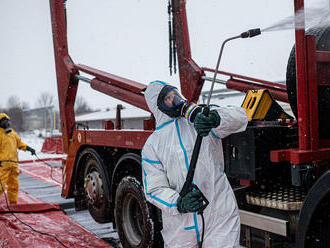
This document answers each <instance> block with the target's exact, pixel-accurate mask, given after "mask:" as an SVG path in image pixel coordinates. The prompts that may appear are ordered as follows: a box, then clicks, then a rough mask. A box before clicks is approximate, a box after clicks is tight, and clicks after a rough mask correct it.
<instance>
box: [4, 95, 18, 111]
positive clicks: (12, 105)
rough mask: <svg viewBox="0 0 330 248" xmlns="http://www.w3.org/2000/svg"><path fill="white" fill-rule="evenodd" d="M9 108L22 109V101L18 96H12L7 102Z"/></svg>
mask: <svg viewBox="0 0 330 248" xmlns="http://www.w3.org/2000/svg"><path fill="white" fill-rule="evenodd" d="M7 108H8V109H11V108H21V100H20V99H19V97H18V96H10V97H9V98H8V101H7Z"/></svg>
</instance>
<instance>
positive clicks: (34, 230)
mask: <svg viewBox="0 0 330 248" xmlns="http://www.w3.org/2000/svg"><path fill="white" fill-rule="evenodd" d="M0 186H1V189H2V192H3V194H4V196H5V200H6V205H7V209H8V211H9V213H10V214H12V215H13V216H14V217H15V218H16V219H17V220H18V221H19V222H20V223H21V224H23V225H25V226H27V227H28V228H30V229H31V230H32V231H33V232H36V233H39V234H41V235H46V236H49V237H51V238H54V239H55V240H56V241H57V242H58V243H59V244H60V245H62V246H63V247H65V248H69V247H68V246H66V245H65V244H64V243H63V242H62V241H61V240H59V239H58V238H57V237H56V236H55V235H52V234H49V233H45V232H40V231H38V230H36V229H34V228H33V227H32V226H30V225H29V224H26V223H25V222H23V221H22V220H21V219H20V218H18V217H17V216H16V215H15V213H14V212H13V211H12V210H10V207H9V203H8V199H7V195H6V192H5V190H4V188H3V186H2V182H1V180H0Z"/></svg>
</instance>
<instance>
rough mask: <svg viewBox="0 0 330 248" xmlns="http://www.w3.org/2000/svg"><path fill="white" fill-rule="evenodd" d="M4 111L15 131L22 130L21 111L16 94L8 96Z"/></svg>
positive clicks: (19, 101)
mask: <svg viewBox="0 0 330 248" xmlns="http://www.w3.org/2000/svg"><path fill="white" fill-rule="evenodd" d="M5 111H6V113H7V114H8V115H9V117H10V120H11V124H12V127H13V128H14V129H15V130H17V131H23V111H22V104H21V100H20V99H19V97H18V96H11V97H9V99H8V101H7V109H6V110H5Z"/></svg>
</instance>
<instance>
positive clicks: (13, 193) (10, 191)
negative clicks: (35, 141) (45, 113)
mask: <svg viewBox="0 0 330 248" xmlns="http://www.w3.org/2000/svg"><path fill="white" fill-rule="evenodd" d="M9 120H10V118H9V116H8V115H6V114H5V113H0V182H1V184H0V195H1V194H2V192H3V191H4V190H5V189H6V188H7V195H8V201H9V204H17V193H18V188H19V183H18V174H19V169H18V153H17V149H20V150H23V151H30V152H31V154H32V155H35V154H36V152H35V150H34V149H33V148H31V147H29V146H27V145H26V144H24V143H23V142H22V141H21V138H20V137H19V136H18V134H17V133H16V132H15V131H14V130H13V129H12V128H10V122H9Z"/></svg>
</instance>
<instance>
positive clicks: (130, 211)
mask: <svg viewBox="0 0 330 248" xmlns="http://www.w3.org/2000/svg"><path fill="white" fill-rule="evenodd" d="M122 216H123V220H124V221H123V228H124V232H125V233H126V237H127V239H128V241H129V243H130V244H131V245H134V246H137V245H139V243H140V242H141V239H142V235H143V217H142V211H141V208H140V206H139V203H138V201H137V199H136V198H135V196H134V195H132V194H128V195H127V196H126V197H125V199H124V204H123V209H122Z"/></svg>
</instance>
